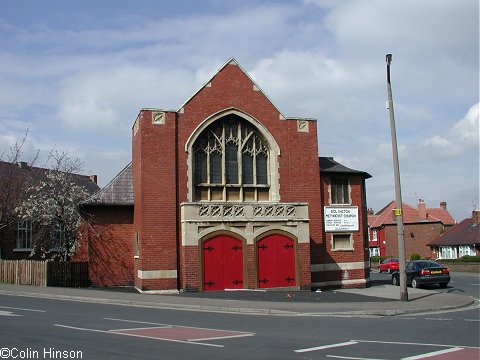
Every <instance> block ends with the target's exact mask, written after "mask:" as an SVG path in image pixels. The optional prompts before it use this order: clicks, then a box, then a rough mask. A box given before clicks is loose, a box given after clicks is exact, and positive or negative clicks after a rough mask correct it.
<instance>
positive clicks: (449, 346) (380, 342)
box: [350, 340, 480, 349]
mask: <svg viewBox="0 0 480 360" xmlns="http://www.w3.org/2000/svg"><path fill="white" fill-rule="evenodd" d="M350 341H356V342H359V343H376V344H396V345H418V346H437V347H448V348H457V347H458V348H463V349H480V348H479V347H476V346H464V345H451V344H450V345H449V344H430V343H413V342H401V341H379V340H350Z"/></svg>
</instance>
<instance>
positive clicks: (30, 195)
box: [15, 151, 90, 261]
mask: <svg viewBox="0 0 480 360" xmlns="http://www.w3.org/2000/svg"><path fill="white" fill-rule="evenodd" d="M49 158H50V159H51V160H53V166H52V167H51V168H50V169H45V171H44V174H43V176H42V179H41V180H40V181H39V183H37V184H35V185H33V186H31V187H29V188H28V189H27V197H26V198H25V199H24V200H23V201H22V203H21V204H20V205H19V206H17V207H16V208H15V212H16V214H17V215H18V216H19V217H20V219H21V220H23V221H30V222H31V223H32V226H33V227H34V231H33V233H34V238H33V241H32V254H34V253H36V252H40V253H41V254H42V256H45V255H46V254H50V255H51V257H52V258H57V257H58V258H60V259H61V260H64V261H68V260H69V259H70V257H71V256H72V255H73V254H74V253H75V250H76V248H77V246H78V236H77V235H78V234H77V229H78V226H79V220H80V213H79V204H80V203H81V202H82V201H83V200H85V199H86V198H87V197H88V196H89V195H90V193H89V192H88V191H87V189H86V188H85V187H84V186H82V185H80V184H78V182H76V181H75V174H74V172H76V171H79V170H80V169H81V168H82V167H83V164H82V163H81V162H80V160H79V159H70V158H69V157H68V153H66V152H63V153H59V152H57V151H52V152H51V153H50V157H49Z"/></svg>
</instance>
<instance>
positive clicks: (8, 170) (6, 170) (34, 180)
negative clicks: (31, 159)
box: [0, 161, 100, 194]
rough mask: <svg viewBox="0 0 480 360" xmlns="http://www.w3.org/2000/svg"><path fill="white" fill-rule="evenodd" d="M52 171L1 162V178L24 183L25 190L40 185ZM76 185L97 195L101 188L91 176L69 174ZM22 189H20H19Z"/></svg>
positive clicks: (25, 164)
mask: <svg viewBox="0 0 480 360" xmlns="http://www.w3.org/2000/svg"><path fill="white" fill-rule="evenodd" d="M48 171H51V170H50V169H45V168H40V167H36V166H30V165H28V164H27V163H24V162H22V163H10V162H5V161H0V178H1V179H3V180H6V181H8V180H11V181H22V182H23V185H24V186H23V187H22V188H23V189H25V188H28V187H30V186H33V185H35V184H38V182H39V181H41V180H42V179H43V178H44V177H45V174H46V173H47V172H48ZM69 175H70V176H71V179H72V180H73V182H74V183H75V184H76V185H79V186H83V187H84V188H85V189H86V190H87V191H88V192H89V193H90V194H93V193H95V192H96V191H98V190H99V189H100V187H99V186H98V185H97V184H96V183H95V182H94V181H92V179H91V178H90V176H89V175H80V174H73V173H70V174H69ZM19 188H20V187H19Z"/></svg>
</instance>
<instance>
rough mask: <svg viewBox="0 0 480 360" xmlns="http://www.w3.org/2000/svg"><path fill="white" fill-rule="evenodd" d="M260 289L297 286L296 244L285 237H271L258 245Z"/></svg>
mask: <svg viewBox="0 0 480 360" xmlns="http://www.w3.org/2000/svg"><path fill="white" fill-rule="evenodd" d="M257 259H258V287H259V288H274V287H286V286H295V285H296V271H295V242H294V241H293V240H292V239H290V238H288V237H286V236H283V235H278V234H276V235H270V236H267V237H265V238H263V239H261V240H260V241H258V243H257Z"/></svg>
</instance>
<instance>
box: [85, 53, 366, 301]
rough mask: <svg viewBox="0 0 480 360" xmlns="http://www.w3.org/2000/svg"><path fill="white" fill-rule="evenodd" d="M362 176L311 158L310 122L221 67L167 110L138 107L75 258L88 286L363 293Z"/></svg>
mask: <svg viewBox="0 0 480 360" xmlns="http://www.w3.org/2000/svg"><path fill="white" fill-rule="evenodd" d="M164 86H165V87H166V88H165V91H168V84H164ZM325 136H328V134H325ZM352 151H354V149H352ZM369 177H370V175H369V174H367V173H365V172H362V171H356V170H352V169H349V168H347V167H345V166H343V165H341V164H339V163H337V162H336V161H335V160H334V159H332V158H328V157H320V158H319V156H318V140H317V124H316V120H315V119H311V118H289V117H286V116H284V115H283V114H282V113H281V112H280V110H279V109H278V108H277V107H276V106H275V105H274V104H273V103H272V102H271V101H270V100H269V98H268V97H267V96H266V95H265V94H264V93H263V91H262V90H261V89H260V87H259V86H258V85H257V84H256V83H255V82H254V81H253V80H252V79H251V78H250V77H249V75H248V74H247V73H246V72H245V71H244V70H243V69H242V68H241V67H240V66H239V64H238V63H237V62H236V61H235V60H234V59H230V60H229V61H227V62H226V63H225V64H224V65H223V66H222V67H221V68H220V69H219V70H218V72H217V73H216V74H215V75H214V76H213V77H212V78H211V79H210V80H209V81H208V82H207V83H206V84H205V85H204V86H202V87H201V88H200V89H199V90H198V91H197V92H196V93H195V94H194V95H193V96H192V97H191V98H189V99H188V100H187V101H186V102H185V103H184V104H183V105H182V106H180V108H179V109H178V110H165V109H141V110H140V112H139V114H138V116H137V118H136V120H135V121H134V124H133V127H132V162H131V163H130V164H128V165H127V166H126V167H125V168H124V169H123V170H122V171H121V172H120V173H119V174H118V175H117V176H116V177H115V178H114V179H113V180H112V181H111V182H110V183H109V184H108V185H107V186H106V187H105V188H104V189H102V190H101V191H100V192H98V193H97V194H95V195H94V196H92V197H91V198H90V199H89V200H88V201H86V202H85V203H84V204H83V207H84V210H86V212H87V213H88V214H89V215H88V216H86V219H85V225H84V231H83V236H84V237H83V240H82V247H81V251H80V252H79V253H78V254H77V258H78V259H83V260H86V261H88V262H89V264H90V279H91V281H92V284H94V285H99V286H118V285H134V286H135V287H136V288H137V289H138V290H139V291H150V292H153V291H172V290H173V291H177V290H187V291H213V290H224V289H245V288H251V289H253V288H292V289H310V288H320V287H364V286H366V285H368V282H369V275H368V274H369V262H368V257H369V254H368V240H367V212H366V209H367V207H366V198H365V179H367V178H369Z"/></svg>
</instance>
